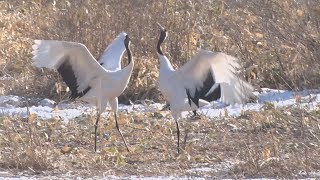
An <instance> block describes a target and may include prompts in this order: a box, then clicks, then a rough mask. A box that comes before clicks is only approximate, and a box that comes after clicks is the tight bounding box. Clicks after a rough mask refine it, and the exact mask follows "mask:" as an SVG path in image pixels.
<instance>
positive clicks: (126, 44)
mask: <svg viewBox="0 0 320 180" xmlns="http://www.w3.org/2000/svg"><path fill="white" fill-rule="evenodd" d="M130 42H131V39H130V37H129V35H126V37H125V39H124V45H125V46H126V47H128V46H129V44H130Z"/></svg>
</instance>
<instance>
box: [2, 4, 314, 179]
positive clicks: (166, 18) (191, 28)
mask: <svg viewBox="0 0 320 180" xmlns="http://www.w3.org/2000/svg"><path fill="white" fill-rule="evenodd" d="M156 22H159V23H161V24H162V25H163V26H164V27H166V28H167V29H168V31H169V38H168V40H167V42H166V43H165V44H164V49H165V52H166V55H167V56H168V57H169V58H170V59H171V61H172V63H173V65H174V66H175V67H179V66H180V65H182V64H183V63H184V62H186V61H187V60H188V59H189V58H190V57H192V56H193V55H194V54H195V53H196V51H197V48H198V47H201V48H204V49H209V50H213V51H223V52H226V53H228V54H230V55H233V56H236V57H238V58H239V59H241V62H242V64H243V67H244V69H243V71H244V72H245V73H244V76H245V77H246V79H247V80H249V81H251V83H252V84H254V85H255V86H256V87H269V88H278V89H290V90H301V89H304V88H318V87H319V84H320V78H319V77H320V61H319V57H320V36H319V35H320V31H319V29H320V1H319V0H269V1H265V0H247V1H244V0H239V1H233V0H203V1H183V0H180V1H178V0H176V1H175V0H164V1H146V0H135V1H131V0H122V1H117V0H108V1H104V0H95V1H93V0H80V1H78V0H69V1H56V0H33V1H20V0H19V1H18V0H4V1H0V29H1V31H0V95H6V94H16V95H21V96H25V97H47V98H51V99H55V100H57V101H60V100H62V99H65V98H66V97H67V96H68V92H66V87H65V84H64V83H63V82H62V81H61V79H60V77H59V75H58V74H57V73H56V72H52V71H48V70H39V69H36V68H34V67H32V66H31V58H32V55H31V45H32V43H33V40H34V39H55V40H65V41H75V42H80V43H84V44H85V45H86V46H87V47H88V48H89V50H90V51H91V52H92V54H93V55H94V57H96V58H98V57H99V56H100V53H101V52H102V51H103V50H104V49H105V48H106V46H107V45H108V44H109V43H110V42H111V41H112V40H113V38H115V36H116V35H117V34H118V33H120V32H122V31H125V32H127V33H128V34H129V35H130V36H131V38H132V41H133V43H132V49H133V55H134V59H135V62H136V65H135V69H134V73H133V75H132V78H131V81H130V84H129V87H128V88H127V89H126V90H125V92H124V94H123V95H122V96H121V102H123V103H126V102H128V101H129V99H130V100H132V101H136V100H140V99H152V100H154V101H162V102H163V99H162V97H161V95H160V93H159V91H158V85H157V78H158V60H157V57H156V51H155V44H156V42H157V39H158V35H159V31H158V27H157V25H156ZM124 62H126V60H125V58H124ZM124 64H125V63H124ZM120 116H121V125H120V126H121V128H122V130H123V132H124V134H125V138H126V139H127V141H128V142H129V144H130V148H131V152H130V153H127V152H126V150H125V148H124V146H123V144H122V141H121V139H120V137H119V135H118V132H117V131H116V129H115V128H114V121H113V119H112V118H111V119H103V120H102V121H101V126H100V129H99V134H100V135H99V149H100V152H99V153H94V152H93V122H92V121H93V120H94V116H89V117H80V118H77V119H75V120H72V121H69V122H67V123H66V122H61V120H60V119H52V120H48V121H43V120H40V119H38V118H37V117H35V116H34V115H32V114H31V115H30V116H29V117H28V118H26V119H23V118H19V117H1V118H0V147H1V150H0V170H4V171H10V173H12V174H19V172H22V171H25V174H29V175H39V176H43V175H57V176H61V174H69V175H75V176H84V177H92V176H94V175H97V176H103V175H119V176H129V175H138V176H141V175H143V176H158V175H163V176H166V175H176V176H183V175H187V176H194V177H195V176H201V177H219V178H223V177H225V178H253V177H274V178H276V177H277V178H294V177H312V176H313V175H312V173H313V172H316V171H317V170H319V169H320V143H319V137H320V125H319V119H320V112H319V110H315V111H312V112H307V111H305V110H303V108H301V109H299V108H293V107H287V108H279V109H278V108H277V109H275V108H274V107H273V106H272V105H271V104H266V105H265V107H264V110H263V111H262V112H259V113H257V112H245V113H244V114H243V115H242V116H240V117H237V118H232V117H225V118H217V119H208V118H205V117H201V119H198V120H188V121H182V122H181V127H182V129H183V132H182V133H183V137H182V138H186V139H187V141H186V143H185V144H184V145H183V147H184V148H185V150H184V151H183V152H182V154H180V155H177V154H176V146H175V145H176V136H175V135H176V129H175V125H174V121H171V120H170V116H169V115H168V112H159V113H141V112H134V113H131V114H125V113H121V114H120ZM90 120H92V121H90ZM182 140H183V139H182ZM200 167H201V168H202V167H210V168H212V169H211V170H210V171H201V170H197V168H200Z"/></svg>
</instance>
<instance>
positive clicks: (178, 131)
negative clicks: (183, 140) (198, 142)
mask: <svg viewBox="0 0 320 180" xmlns="http://www.w3.org/2000/svg"><path fill="white" fill-rule="evenodd" d="M175 121H176V126H177V135H178V144H177V145H178V154H179V153H180V130H179V124H178V121H177V120H176V119H175Z"/></svg>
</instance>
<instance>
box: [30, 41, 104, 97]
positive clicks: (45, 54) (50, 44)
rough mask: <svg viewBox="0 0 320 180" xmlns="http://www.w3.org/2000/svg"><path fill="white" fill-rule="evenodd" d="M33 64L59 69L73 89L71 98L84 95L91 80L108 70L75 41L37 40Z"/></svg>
mask: <svg viewBox="0 0 320 180" xmlns="http://www.w3.org/2000/svg"><path fill="white" fill-rule="evenodd" d="M34 42H35V44H34V45H33V46H32V48H33V65H34V66H36V67H39V68H41V67H46V68H49V69H55V70H58V72H59V73H60V75H61V76H62V78H63V80H64V82H65V83H66V84H67V86H68V87H69V88H70V90H71V96H70V97H71V98H73V99H74V98H77V97H82V96H83V95H85V94H86V93H87V92H88V91H89V90H90V89H91V86H90V85H91V82H92V81H93V80H94V79H95V78H97V77H101V76H104V77H106V76H108V75H107V74H108V73H109V72H107V71H106V70H105V69H104V68H103V67H102V66H101V65H100V64H99V63H98V62H97V61H96V60H95V58H94V57H93V56H92V54H91V53H90V52H89V50H88V49H87V48H86V46H85V45H83V44H80V43H75V42H66V41H54V40H35V41H34Z"/></svg>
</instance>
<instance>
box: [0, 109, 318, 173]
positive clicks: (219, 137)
mask: <svg viewBox="0 0 320 180" xmlns="http://www.w3.org/2000/svg"><path fill="white" fill-rule="evenodd" d="M167 114H169V112H166V111H162V112H161V113H140V112H135V113H131V114H130V115H129V114H126V113H121V114H120V115H121V121H120V124H121V125H120V126H121V129H122V131H123V132H124V136H125V138H126V139H127V142H128V143H129V146H130V150H131V152H130V153H128V152H127V151H126V149H125V147H124V145H123V142H122V141H121V138H120V136H119V134H118V132H117V131H116V129H115V127H114V120H113V119H103V120H102V121H101V124H100V128H99V149H100V152H99V153H94V152H93V140H94V134H93V132H94V128H93V120H94V116H92V117H90V116H88V117H82V118H78V119H75V120H73V121H70V122H68V123H64V122H61V120H59V119H52V120H48V121H43V120H39V119H37V118H35V116H33V115H31V116H30V117H29V118H28V119H21V118H1V120H0V145H1V147H2V150H1V151H0V168H3V169H4V170H6V171H8V169H9V171H10V173H12V174H17V173H20V172H23V171H24V175H28V176H30V175H32V176H35V175H36V176H47V175H53V176H54V175H57V176H62V177H64V176H66V174H69V175H73V176H83V177H92V176H103V175H117V176H122V177H124V176H130V175H137V176H169V175H173V176H184V175H187V176H190V177H196V176H201V177H219V178H222V177H224V178H253V177H266V178H267V177H269V178H270V177H272V178H293V177H295V178H296V177H312V175H311V173H312V172H316V171H317V170H319V169H320V143H319V137H320V129H319V127H320V126H319V125H320V122H319V119H320V112H319V111H313V112H306V111H305V110H303V109H297V108H292V107H291V108H281V109H274V108H273V106H271V105H269V104H266V105H265V107H264V110H263V111H261V112H259V113H258V112H246V113H244V114H243V115H242V116H241V117H238V118H231V117H226V118H217V119H208V118H205V117H201V118H200V119H197V120H190V119H189V120H188V121H181V122H180V126H181V129H182V138H181V140H182V141H184V140H183V139H184V138H186V139H187V140H186V143H183V147H184V149H185V150H184V151H183V152H182V153H181V154H180V155H179V156H177V154H176V129H175V124H174V121H171V120H168V119H167V118H168V117H167ZM90 119H91V120H92V121H90ZM197 167H216V168H215V169H214V170H211V171H207V172H206V171H196V170H193V171H192V169H193V168H197ZM219 167H220V168H219Z"/></svg>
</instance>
